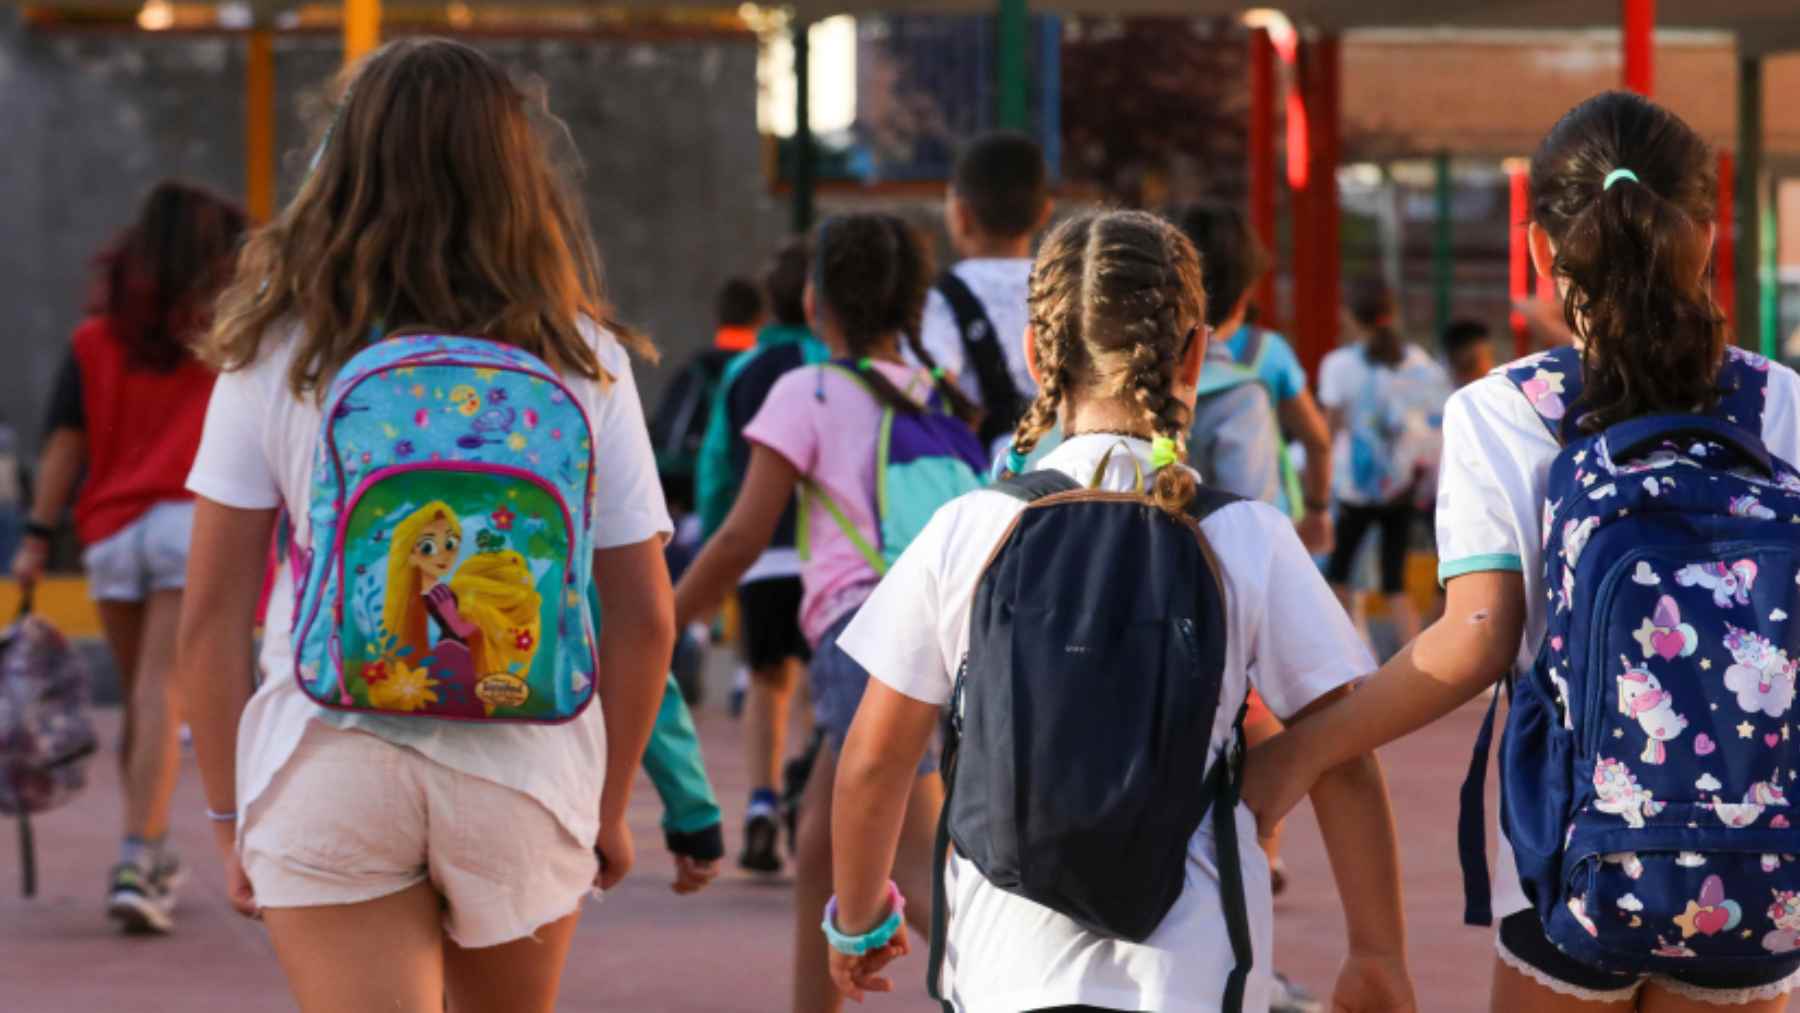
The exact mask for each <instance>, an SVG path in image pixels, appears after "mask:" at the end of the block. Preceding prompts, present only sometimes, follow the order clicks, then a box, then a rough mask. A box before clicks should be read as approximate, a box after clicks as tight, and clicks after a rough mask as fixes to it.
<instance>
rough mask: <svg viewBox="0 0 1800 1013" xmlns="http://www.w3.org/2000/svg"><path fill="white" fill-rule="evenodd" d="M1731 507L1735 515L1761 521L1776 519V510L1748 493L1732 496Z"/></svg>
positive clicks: (1732, 514)
mask: <svg viewBox="0 0 1800 1013" xmlns="http://www.w3.org/2000/svg"><path fill="white" fill-rule="evenodd" d="M1730 509H1731V516H1733V517H1751V518H1754V519H1756V520H1759V521H1772V520H1774V519H1775V511H1773V510H1770V509H1769V508H1768V507H1766V506H1763V505H1762V500H1759V499H1757V498H1756V497H1755V496H1751V495H1748V494H1746V495H1743V496H1733V497H1731V508H1730Z"/></svg>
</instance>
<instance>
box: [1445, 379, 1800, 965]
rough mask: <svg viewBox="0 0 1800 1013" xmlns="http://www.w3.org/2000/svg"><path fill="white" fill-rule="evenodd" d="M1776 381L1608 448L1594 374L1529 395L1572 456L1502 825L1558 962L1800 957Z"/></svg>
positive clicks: (1551, 523) (1556, 479)
mask: <svg viewBox="0 0 1800 1013" xmlns="http://www.w3.org/2000/svg"><path fill="white" fill-rule="evenodd" d="M1768 370H1769V364H1768V362H1767V360H1764V359H1763V358H1761V357H1760V356H1756V355H1751V354H1749V353H1745V352H1741V351H1739V350H1737V349H1735V348H1734V349H1732V350H1731V353H1730V355H1729V357H1728V359H1727V361H1726V364H1725V368H1724V370H1723V371H1722V373H1721V375H1720V393H1721V398H1720V401H1719V404H1718V406H1717V407H1716V408H1715V409H1714V410H1713V411H1712V412H1710V413H1708V414H1705V415H1698V414H1675V415H1654V416H1647V417H1643V418H1637V419H1632V420H1630V421H1627V422H1622V423H1619V424H1617V425H1614V426H1611V427H1609V428H1607V429H1606V430H1604V431H1603V432H1600V433H1598V434H1594V435H1586V434H1583V433H1582V432H1581V431H1580V430H1579V428H1578V427H1577V425H1576V421H1577V419H1578V416H1579V415H1580V414H1581V413H1580V411H1579V410H1578V409H1579V404H1580V390H1581V358H1580V354H1579V353H1578V352H1576V351H1574V350H1572V349H1562V350H1558V351H1555V352H1550V353H1547V354H1545V355H1542V356H1537V357H1534V358H1531V359H1527V360H1524V361H1522V362H1521V363H1519V364H1517V365H1515V366H1513V367H1511V368H1510V369H1508V371H1507V376H1508V378H1509V379H1510V380H1511V381H1512V382H1513V383H1514V384H1515V385H1517V386H1518V388H1519V390H1520V392H1521V393H1522V394H1524V395H1525V397H1526V398H1527V399H1528V400H1530V402H1531V404H1532V407H1533V408H1534V409H1535V410H1536V412H1537V414H1538V415H1539V417H1540V418H1541V419H1542V420H1543V421H1544V423H1545V425H1547V426H1549V428H1550V430H1551V432H1552V434H1554V435H1555V436H1556V438H1557V440H1558V441H1559V442H1560V443H1561V444H1562V446H1563V449H1562V452H1561V453H1559V454H1558V455H1557V457H1556V459H1555V461H1554V462H1553V463H1552V464H1551V466H1550V475H1549V481H1548V486H1547V495H1546V503H1545V506H1544V555H1543V565H1544V584H1545V587H1546V589H1547V590H1546V594H1547V595H1548V597H1549V603H1548V605H1549V622H1548V628H1547V630H1546V633H1545V637H1544V642H1543V646H1542V648H1541V649H1540V651H1539V653H1538V656H1537V660H1536V663H1535V664H1533V665H1532V667H1531V668H1530V670H1529V671H1524V672H1520V673H1518V675H1517V676H1516V678H1515V679H1514V680H1513V681H1512V683H1511V686H1512V706H1511V712H1510V715H1509V717H1508V720H1507V724H1506V731H1505V735H1504V737H1503V739H1502V741H1501V746H1500V757H1501V758H1500V762H1501V764H1502V771H1501V773H1502V776H1501V786H1502V788H1501V792H1500V819H1501V827H1502V830H1503V832H1504V833H1505V834H1506V837H1507V840H1508V841H1510V842H1511V844H1512V847H1513V852H1514V855H1515V856H1516V860H1517V864H1518V871H1519V878H1520V880H1521V881H1522V883H1523V886H1524V890H1525V895H1526V896H1527V897H1528V898H1530V900H1531V902H1532V905H1533V906H1534V907H1535V908H1536V910H1537V913H1538V916H1539V917H1540V918H1541V919H1542V921H1543V925H1544V930H1545V932H1546V934H1547V935H1548V936H1549V938H1550V941H1551V942H1552V943H1554V944H1555V945H1556V946H1557V947H1558V948H1559V949H1561V950H1562V951H1563V952H1565V953H1567V954H1568V955H1569V956H1570V957H1572V958H1574V959H1575V960H1577V961H1579V962H1581V963H1583V964H1587V965H1589V966H1593V967H1599V968H1603V969H1606V970H1610V971H1619V972H1628V973H1637V974H1642V973H1649V972H1677V971H1689V972H1696V971H1697V972H1707V973H1732V972H1736V971H1753V970H1757V969H1759V968H1760V967H1761V966H1763V965H1767V964H1771V963H1774V962H1786V961H1791V960H1792V959H1794V957H1795V956H1797V955H1800V862H1797V861H1796V857H1797V855H1800V833H1796V831H1795V829H1794V828H1793V826H1792V823H1791V821H1792V820H1794V819H1797V818H1800V813H1795V812H1792V811H1790V806H1789V802H1788V795H1787V793H1788V792H1789V791H1790V790H1793V789H1794V787H1795V778H1796V775H1797V774H1800V734H1795V729H1794V727H1793V725H1794V722H1795V715H1794V713H1793V705H1794V683H1795V669H1796V663H1797V660H1800V625H1797V624H1796V623H1795V621H1794V619H1793V618H1792V617H1793V616H1795V615H1800V586H1796V579H1797V577H1800V473H1797V472H1796V471H1795V469H1794V467H1793V466H1792V465H1790V464H1789V463H1787V462H1786V461H1782V460H1779V459H1777V458H1775V457H1773V456H1771V455H1770V453H1769V451H1768V449H1767V448H1766V447H1764V446H1763V442H1762V439H1761V432H1762V416H1763V404H1764V400H1765V397H1766V392H1767V386H1768ZM1493 717H1494V712H1493V710H1491V709H1490V710H1489V712H1488V719H1487V722H1486V723H1485V724H1484V725H1483V728H1482V731H1481V735H1480V738H1479V740H1478V743H1477V754H1476V762H1475V764H1474V765H1473V767H1472V769H1471V771H1470V778H1469V782H1468V783H1466V784H1465V785H1464V788H1463V803H1464V820H1463V825H1462V835H1461V836H1462V842H1461V843H1462V852H1463V856H1464V877H1465V885H1466V886H1467V887H1468V889H1469V901H1470V903H1469V910H1468V920H1469V921H1470V922H1471V923H1475V924H1485V923H1487V922H1488V921H1490V920H1491V917H1490V911H1489V907H1488V903H1487V870H1486V862H1485V859H1484V857H1483V855H1482V848H1483V845H1484V840H1483V837H1484V835H1483V833H1482V831H1481V820H1480V815H1479V813H1480V807H1481V786H1482V782H1483V780H1484V779H1485V773H1486V770H1485V768H1486V756H1487V750H1488V746H1489V742H1490V738H1491V734H1492V730H1493Z"/></svg>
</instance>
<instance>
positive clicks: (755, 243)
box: [0, 7, 786, 447]
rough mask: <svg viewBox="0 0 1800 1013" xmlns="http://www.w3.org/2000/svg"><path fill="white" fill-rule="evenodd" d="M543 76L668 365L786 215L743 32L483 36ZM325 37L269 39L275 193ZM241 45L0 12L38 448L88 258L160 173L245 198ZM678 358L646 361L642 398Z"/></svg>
mask: <svg viewBox="0 0 1800 1013" xmlns="http://www.w3.org/2000/svg"><path fill="white" fill-rule="evenodd" d="M478 44H479V45H480V46H482V47H483V48H484V49H486V50H488V51H489V52H491V53H493V54H494V55H495V56H496V57H498V58H499V59H500V60H502V61H503V62H504V63H505V64H506V65H508V66H509V67H512V68H515V69H516V70H519V71H523V72H526V73H529V74H533V75H536V76H538V77H540V78H541V79H543V80H544V81H545V82H547V83H548V85H549V90H550V98H551V106H552V108H553V109H554V110H555V111H556V112H557V113H558V114H559V115H561V116H562V117H563V118H564V119H565V120H567V121H568V124H569V126H570V128H571V130H572V131H573V134H574V137H575V141H576V144H577V146H578V148H579V150H580V153H581V156H582V159H583V161H584V162H585V165H586V171H585V173H584V177H583V182H582V188H583V190H584V191H585V193H586V196H587V206H588V211H589V214H590V216H591V218H592V220H593V224H594V231H595V234H596V235H597V237H598V239H599V242H600V247H601V251H602V253H603V255H604V257H605V261H606V266H607V284H608V286H609V288H610V291H611V295H612V298H613V300H614V302H615V304H616V305H617V306H618V310H619V313H620V315H621V317H622V318H623V319H625V320H627V321H630V322H632V323H633V324H636V325H637V326H640V327H643V328H645V329H647V330H649V331H650V333H651V334H652V335H653V336H654V337H655V338H656V340H657V342H658V344H659V345H661V346H662V348H663V349H664V351H665V356H666V359H665V361H666V362H669V363H671V364H674V365H679V364H680V363H681V362H682V361H684V360H685V359H686V357H687V355H688V354H689V353H690V352H691V350H693V349H694V348H697V347H699V346H700V345H702V344H704V343H706V342H708V341H710V339H711V333H712V324H711V313H712V311H711V305H712V294H713V292H714V290H715V289H716V288H717V286H718V284H719V283H720V281H722V280H723V279H724V278H725V277H726V276H728V275H730V274H734V273H743V272H747V271H754V270H755V269H756V267H757V266H758V264H759V263H760V261H761V258H762V257H763V256H764V254H765V253H766V252H767V251H768V250H769V248H770V247H771V246H772V245H773V243H774V242H775V241H776V240H778V239H779V238H780V236H781V235H782V232H783V229H784V228H785V223H786V216H785V212H784V210H783V207H782V205H781V204H780V203H779V202H778V201H777V200H776V199H775V198H773V197H771V196H770V195H769V193H768V190H767V186H766V183H765V181H764V179H763V176H762V172H761V163H760V148H759V139H758V136H757V132H756V111H755V100H756V47H755V44H754V42H753V41H752V40H751V39H750V38H748V37H736V36H719V37H708V38H698V39H692V40H680V41H666V40H659V41H656V42H654V43H651V42H639V41H632V40H628V39H556V40H525V39H520V40H482V41H480V42H479V43H478ZM337 62H338V55H337V49H336V44H335V40H333V39H331V38H329V37H324V36H293V37H283V38H281V39H280V40H279V41H278V43H277V47H276V79H277V87H278V92H279V95H278V102H277V104H278V108H279V110H280V115H279V120H278V127H277V144H278V147H279V148H280V149H281V150H282V152H283V158H282V160H281V163H280V164H281V166H282V173H283V183H284V186H283V191H282V192H283V193H286V192H287V190H286V188H287V186H290V185H291V184H292V182H293V180H294V178H295V177H296V176H297V174H298V172H299V170H300V169H302V168H303V167H304V163H305V156H306V154H307V153H306V152H305V151H303V150H301V149H302V148H303V147H304V145H305V141H306V137H307V132H306V130H305V127H304V125H303V122H302V118H301V110H302V108H303V107H304V106H305V104H306V103H305V99H306V98H307V97H308V96H316V94H317V91H318V88H319V86H320V84H321V83H322V82H323V81H324V80H325V79H326V78H327V77H328V76H329V75H330V74H331V73H333V72H334V71H335V70H336V67H337ZM243 76H244V58H243V46H242V42H241V41H240V40H238V39H234V38H231V37H226V36H179V35H177V36H166V37H159V36H153V35H146V34H137V33H124V32H69V31H64V32H45V31H40V30H36V29H32V28H29V27H27V26H25V25H23V24H22V23H21V22H20V18H19V14H18V12H17V9H16V8H11V7H0V306H3V307H5V317H4V319H5V323H4V325H3V326H4V330H3V331H0V421H4V422H7V423H11V424H12V425H14V426H16V427H17V428H18V429H19V430H20V432H21V433H22V434H23V435H24V436H25V440H26V445H27V446H28V447H35V446H36V441H37V437H38V430H39V425H40V421H41V417H42V415H43V410H44V402H45V400H46V398H47V396H48V390H47V388H48V386H49V384H50V382H51V379H52V377H53V375H54V372H55V369H56V366H57V362H58V359H59V357H60V355H61V350H62V347H63V344H64V342H66V340H67V338H68V335H69V333H70V330H71V329H72V328H73V326H74V324H75V323H76V321H77V320H78V319H79V316H80V312H81V305H82V301H83V298H84V295H85V293H86V291H87V285H88V274H87V271H88V264H89V261H90V259H91V258H92V257H93V255H94V253H95V252H96V251H97V250H98V249H99V248H100V247H101V246H102V245H103V244H104V243H105V242H106V240H107V239H108V238H109V237H110V236H111V235H112V234H113V232H114V231H115V230H116V229H118V228H119V227H120V226H121V225H122V224H123V223H125V222H126V221H127V220H129V218H130V216H131V214H132V212H133V210H134V208H135V205H136V202H137V200H138V198H139V196H140V195H141V194H142V193H143V191H144V190H145V188H147V187H148V186H149V185H150V184H151V183H152V182H154V181H155V180H156V179H158V178H159V177H162V176H167V175H178V176H184V177H189V178H192V179H196V180H199V181H202V182H205V183H208V184H211V185H213V186H216V187H218V188H220V189H221V190H223V191H225V192H228V193H232V194H241V193H242V192H243V189H244V176H243V121H244V108H243V101H242V94H243V88H242V82H243ZM672 372H673V368H672V366H665V367H664V368H662V369H660V370H649V369H644V370H641V371H640V373H639V383H640V384H641V385H642V386H643V387H644V388H645V400H646V402H647V403H654V400H655V395H656V392H657V390H658V389H659V388H660V386H661V384H662V383H663V381H664V377H666V376H667V375H669V374H671V373H672Z"/></svg>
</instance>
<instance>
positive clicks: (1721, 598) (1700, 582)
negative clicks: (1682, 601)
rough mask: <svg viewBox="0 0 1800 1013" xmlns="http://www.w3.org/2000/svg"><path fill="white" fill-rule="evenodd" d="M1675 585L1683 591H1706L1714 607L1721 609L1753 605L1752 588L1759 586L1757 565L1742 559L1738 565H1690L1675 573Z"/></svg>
mask: <svg viewBox="0 0 1800 1013" xmlns="http://www.w3.org/2000/svg"><path fill="white" fill-rule="evenodd" d="M1675 583H1677V584H1680V585H1681V586H1682V587H1703V588H1705V589H1707V590H1708V591H1711V592H1712V596H1713V604H1714V605H1717V606H1718V607H1720V608H1722V609H1728V608H1730V607H1732V606H1733V605H1748V604H1750V588H1751V586H1752V585H1754V584H1755V583H1756V563H1755V561H1753V560H1749V559H1740V560H1738V561H1737V562H1735V563H1732V564H1730V565H1726V564H1725V563H1722V562H1720V563H1689V564H1688V565H1686V566H1684V567H1682V568H1681V569H1679V570H1677V571H1675Z"/></svg>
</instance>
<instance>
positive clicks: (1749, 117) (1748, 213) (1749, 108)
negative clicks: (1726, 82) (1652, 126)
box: [1735, 56, 1773, 352]
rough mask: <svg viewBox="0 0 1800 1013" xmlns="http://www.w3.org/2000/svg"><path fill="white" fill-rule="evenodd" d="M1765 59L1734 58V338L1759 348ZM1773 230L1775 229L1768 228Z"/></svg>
mask: <svg viewBox="0 0 1800 1013" xmlns="http://www.w3.org/2000/svg"><path fill="white" fill-rule="evenodd" d="M1762 71H1763V63H1762V58H1761V57H1757V56H1746V57H1742V58H1740V59H1739V60H1738V95H1737V105H1738V124H1737V126H1738V142H1737V143H1738V156H1737V193H1736V197H1737V201H1736V210H1737V216H1736V217H1737V222H1736V225H1737V246H1736V247H1735V252H1736V256H1737V319H1738V340H1739V341H1740V342H1747V341H1748V339H1749V338H1750V337H1751V335H1755V336H1756V338H1757V347H1758V348H1759V349H1761V350H1763V351H1765V352H1766V351H1768V350H1769V348H1770V340H1769V337H1768V335H1767V334H1765V333H1764V331H1763V327H1762V326H1761V324H1760V322H1759V321H1760V318H1761V316H1762V310H1763V304H1762V297H1761V295H1760V294H1759V293H1760V291H1761V289H1762V285H1763V279H1762V263H1763V251H1762V240H1761V239H1760V238H1759V235H1760V233H1761V231H1762V224H1763V222H1762V214H1763V212H1762V205H1763V203H1764V196H1765V195H1764V194H1763V185H1762V163H1763V87H1762V79H1763V72H1762ZM1770 231H1771V232H1772V231H1773V230H1770Z"/></svg>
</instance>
